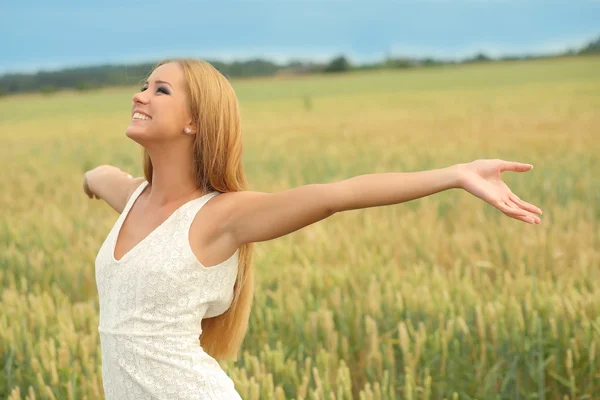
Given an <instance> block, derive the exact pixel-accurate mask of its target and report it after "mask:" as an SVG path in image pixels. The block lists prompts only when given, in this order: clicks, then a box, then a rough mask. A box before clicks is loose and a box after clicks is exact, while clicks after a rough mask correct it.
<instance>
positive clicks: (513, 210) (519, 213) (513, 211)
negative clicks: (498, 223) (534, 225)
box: [502, 200, 531, 218]
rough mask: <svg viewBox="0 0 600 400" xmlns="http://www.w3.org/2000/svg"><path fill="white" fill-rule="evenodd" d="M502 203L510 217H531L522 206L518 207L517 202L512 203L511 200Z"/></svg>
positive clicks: (504, 210)
mask: <svg viewBox="0 0 600 400" xmlns="http://www.w3.org/2000/svg"><path fill="white" fill-rule="evenodd" d="M502 205H503V206H504V209H503V212H504V213H505V214H506V215H508V216H509V217H513V218H516V217H524V218H531V215H530V214H529V213H528V212H527V211H525V210H523V209H522V208H520V207H517V206H516V205H515V204H513V203H511V202H510V201H508V200H507V201H503V202H502Z"/></svg>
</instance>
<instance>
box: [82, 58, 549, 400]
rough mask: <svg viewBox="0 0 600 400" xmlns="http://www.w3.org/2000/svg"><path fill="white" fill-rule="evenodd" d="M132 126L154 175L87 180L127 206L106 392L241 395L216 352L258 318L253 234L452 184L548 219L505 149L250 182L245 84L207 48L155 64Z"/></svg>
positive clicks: (228, 353)
mask: <svg viewBox="0 0 600 400" xmlns="http://www.w3.org/2000/svg"><path fill="white" fill-rule="evenodd" d="M125 133H126V135H127V136H128V137H129V138H130V139H132V140H134V141H135V142H137V143H139V144H140V146H142V147H143V151H144V156H143V162H144V165H143V170H144V177H141V178H132V177H131V175H129V174H127V173H126V172H123V171H121V170H120V169H118V168H116V167H112V166H109V165H102V166H100V167H97V168H95V169H93V170H91V171H88V172H86V173H85V175H84V182H83V186H84V190H85V192H86V194H87V195H88V196H89V197H90V198H94V197H95V198H100V199H103V200H105V201H106V202H107V203H108V204H109V205H110V206H112V207H113V208H114V209H115V210H116V211H117V212H119V213H120V216H119V218H118V219H117V221H116V223H115V224H114V226H113V228H112V229H111V231H110V232H109V234H108V236H107V237H106V240H105V241H104V243H103V244H102V246H101V248H100V250H99V252H98V255H97V257H96V260H95V267H96V283H97V287H98V294H99V300H100V323H99V326H98V331H99V333H100V341H101V348H102V377H103V385H104V392H105V396H106V398H107V399H108V400H114V399H136V400H140V399H164V400H167V399H169V400H173V399H186V400H189V399H204V400H206V399H240V396H239V394H238V393H237V392H236V390H235V388H234V383H233V381H232V380H231V379H230V378H229V377H228V376H227V375H226V374H225V372H224V371H223V370H222V369H221V368H220V366H219V364H218V363H217V361H216V360H217V359H232V360H236V359H237V354H238V350H239V348H240V346H241V344H242V341H243V339H244V335H245V333H246V330H247V327H248V319H249V315H250V309H251V305H252V298H253V290H254V278H253V270H252V264H251V261H252V246H253V244H254V243H255V242H261V241H267V240H271V239H275V238H278V237H281V236H284V235H287V234H289V233H291V232H294V231H297V230H299V229H301V228H303V227H305V226H308V225H310V224H313V223H315V222H317V221H320V220H323V219H325V218H327V217H329V216H331V215H333V214H334V213H336V212H341V211H345V210H354V209H360V208H367V207H376V206H384V205H390V204H397V203H402V202H405V201H409V200H413V199H417V198H420V197H424V196H428V195H431V194H434V193H437V192H440V191H443V190H447V189H451V188H460V189H464V190H465V191H467V192H469V193H472V194H473V195H475V196H477V197H478V198H480V199H482V200H484V201H486V202H488V203H489V204H491V205H492V206H494V207H496V208H498V209H499V210H500V211H502V212H503V213H504V214H506V215H508V216H510V217H512V218H515V219H517V220H521V221H525V222H528V223H536V224H539V223H540V218H539V217H538V216H537V215H536V214H540V215H541V213H542V212H541V210H540V209H539V208H538V207H536V206H534V205H531V204H529V203H527V202H525V201H522V200H521V199H519V198H518V197H517V196H516V195H515V194H513V193H512V192H511V191H510V189H509V188H508V187H507V186H506V185H505V184H504V183H503V182H502V180H501V174H502V172H505V171H517V172H524V171H528V170H529V169H531V168H532V166H531V165H529V164H522V163H519V162H509V161H503V160H498V159H493V160H476V161H473V162H470V163H464V164H456V165H453V166H450V167H447V168H442V169H436V170H429V171H420V172H412V173H385V174H369V175H361V176H356V177H352V178H350V179H346V180H343V181H340V182H335V183H330V184H309V185H305V186H301V187H297V188H293V189H289V190H286V191H283V192H279V193H260V192H252V191H247V190H246V180H245V177H244V171H243V168H242V129H241V122H240V113H239V109H238V102H237V98H236V95H235V92H234V90H233V88H232V87H231V85H230V83H229V82H228V80H227V79H226V78H225V77H224V76H223V75H222V74H220V73H219V72H218V71H217V70H216V69H215V68H213V67H212V66H211V65H210V64H209V63H206V62H204V61H201V60H190V59H174V60H167V61H164V62H161V63H160V64H158V66H157V67H156V68H155V69H154V71H153V72H152V73H151V74H150V76H149V77H148V80H147V81H146V82H145V83H144V85H143V87H142V88H141V90H140V92H138V93H136V94H135V95H134V96H133V105H132V109H131V122H130V124H129V126H128V127H127V130H126V132H125Z"/></svg>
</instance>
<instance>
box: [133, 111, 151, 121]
mask: <svg viewBox="0 0 600 400" xmlns="http://www.w3.org/2000/svg"><path fill="white" fill-rule="evenodd" d="M151 119H152V118H150V117H149V116H147V115H144V114H142V113H137V112H136V113H135V114H133V117H131V120H132V121H150V120H151Z"/></svg>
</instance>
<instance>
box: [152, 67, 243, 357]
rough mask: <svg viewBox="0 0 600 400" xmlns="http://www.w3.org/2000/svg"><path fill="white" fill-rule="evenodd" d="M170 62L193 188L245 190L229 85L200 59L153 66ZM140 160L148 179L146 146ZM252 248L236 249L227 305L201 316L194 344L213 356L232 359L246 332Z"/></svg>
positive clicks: (238, 125)
mask: <svg viewBox="0 0 600 400" xmlns="http://www.w3.org/2000/svg"><path fill="white" fill-rule="evenodd" d="M170 62H175V63H178V64H179V65H180V66H181V67H182V69H183V73H184V76H185V83H186V90H187V97H188V101H189V106H190V111H191V115H192V118H193V120H194V121H196V131H197V134H196V138H195V141H194V145H193V152H194V164H193V170H194V176H195V177H196V181H197V183H198V187H199V188H201V189H202V190H203V191H204V192H209V191H214V190H216V191H218V192H221V193H224V192H238V191H243V190H245V189H246V186H247V184H246V179H245V177H244V171H243V167H242V129H241V118H240V111H239V106H238V101H237V97H236V94H235V91H234V90H233V87H232V86H231V84H230V83H229V81H228V80H227V78H226V77H225V76H223V75H222V74H221V73H220V72H219V71H217V70H216V69H215V68H214V67H213V66H212V65H211V64H209V63H207V62H205V61H202V60H196V59H185V58H174V59H168V60H163V61H161V62H159V63H158V64H157V65H156V67H159V66H160V65H163V64H166V63H170ZM156 67H155V68H156ZM143 159H144V175H145V178H146V180H147V181H148V182H149V183H152V169H153V167H152V161H151V160H150V156H149V155H148V152H147V151H146V149H143ZM253 248H254V243H247V244H244V245H242V246H241V247H240V249H239V250H240V252H239V264H238V272H237V279H236V282H235V284H234V287H233V300H232V303H231V306H230V307H229V309H227V311H225V312H224V313H223V314H220V315H218V316H216V317H213V318H204V319H202V323H201V328H202V333H201V335H200V336H199V338H198V339H199V344H200V343H201V345H202V348H203V349H204V350H205V351H206V352H207V353H208V354H209V355H210V356H212V357H213V358H215V359H224V360H234V361H235V360H237V357H238V352H239V349H240V347H241V345H242V342H243V340H244V336H245V335H246V331H247V330H248V320H249V317H250V310H251V308H252V300H253V296H254V272H253V269H252V252H253Z"/></svg>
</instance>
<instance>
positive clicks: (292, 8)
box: [0, 0, 600, 74]
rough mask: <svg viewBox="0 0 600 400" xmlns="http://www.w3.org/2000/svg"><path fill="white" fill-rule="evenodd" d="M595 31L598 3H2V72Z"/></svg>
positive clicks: (373, 55)
mask: <svg viewBox="0 0 600 400" xmlns="http://www.w3.org/2000/svg"><path fill="white" fill-rule="evenodd" d="M599 36H600V0H570V1H568V0H563V1H554V0H545V1H542V0H531V1H530V0H421V1H401V0H396V1H393V0H385V1H380V0H372V1H365V0H360V1H358V0H297V1H290V0H278V1H276V0H236V1H234V0H221V1H204V0H197V1H192V0H186V1H183V0H171V1H155V0H145V1H137V0H129V1H127V0H124V1H115V0H103V1H98V2H84V1H65V0H54V1H40V0H30V1H10V0H0V37H2V38H3V39H2V42H1V43H0V74H2V73H6V72H35V71H38V70H53V69H58V68H62V67H70V66H81V65H97V64H104V63H130V62H144V61H150V62H153V61H155V60H158V59H160V58H163V57H170V56H186V57H198V58H204V59H221V60H225V61H230V60H234V59H238V60H243V59H248V58H253V57H264V58H269V59H271V60H273V61H278V62H286V61H288V60H289V59H292V58H293V59H301V60H308V59H312V60H317V61H324V60H328V59H330V58H332V57H333V56H335V55H338V54H345V55H346V56H348V57H349V58H350V59H351V61H353V62H356V63H362V62H369V61H374V60H381V59H383V58H384V57H385V55H386V54H389V55H394V56H401V55H406V56H416V57H421V56H432V57H441V58H446V59H452V58H453V59H460V58H462V57H466V56H470V55H473V54H474V53H476V52H478V51H484V52H486V53H488V54H490V55H492V56H498V55H505V54H512V55H518V54H524V53H528V52H535V53H548V52H555V51H562V50H565V49H567V48H579V47H581V46H583V45H585V44H586V43H587V42H589V41H590V40H592V39H595V38H598V37H599Z"/></svg>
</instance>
